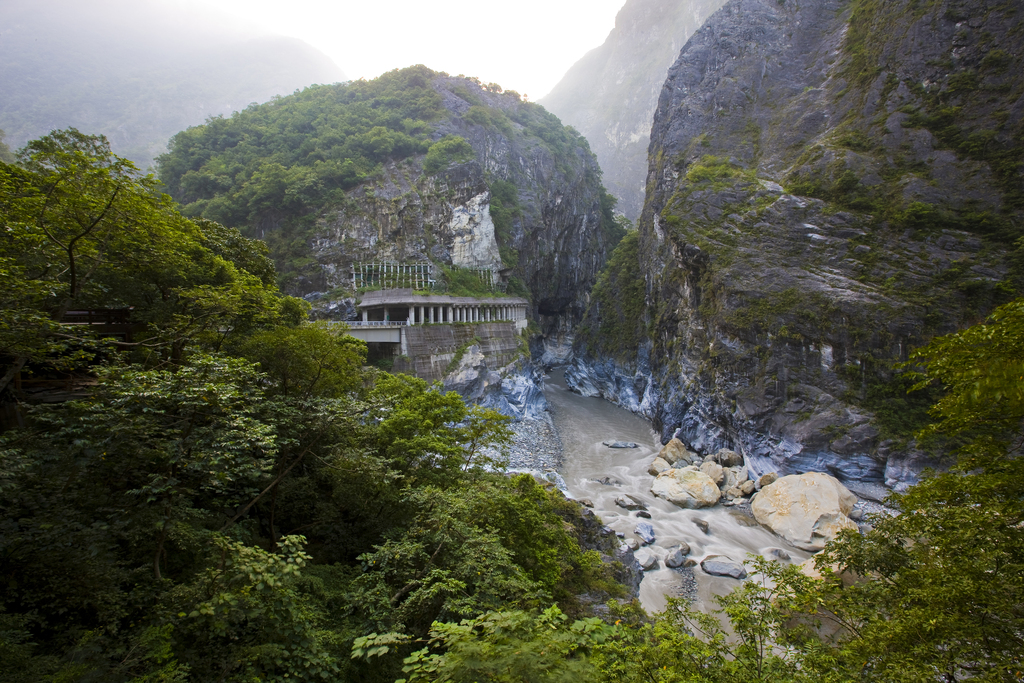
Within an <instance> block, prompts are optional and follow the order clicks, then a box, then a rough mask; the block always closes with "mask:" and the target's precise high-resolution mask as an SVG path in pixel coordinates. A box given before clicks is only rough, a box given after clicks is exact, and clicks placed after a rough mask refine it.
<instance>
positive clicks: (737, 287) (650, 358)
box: [567, 0, 1024, 490]
mask: <svg viewBox="0 0 1024 683" xmlns="http://www.w3.org/2000/svg"><path fill="white" fill-rule="evenodd" d="M1022 21H1024V17H1022V16H1021V13H1020V12H1019V11H1016V9H1015V8H1014V7H1013V6H1012V4H1010V3H1002V2H998V3H997V2H951V1H946V2H942V1H936V2H912V1H911V0H897V1H895V2H877V1H875V0H855V1H854V2H839V1H834V0H804V1H803V2H800V3H793V2H785V3H780V2H776V1H774V0H771V1H769V0H764V1H762V0H733V1H732V2H730V3H728V4H727V5H726V6H725V7H723V9H722V10H720V11H719V12H718V13H716V14H715V15H714V16H713V17H712V18H711V19H710V20H709V21H708V22H707V23H706V24H705V25H704V27H703V28H702V29H700V30H699V31H698V32H697V33H696V34H694V36H693V37H692V38H691V40H690V41H689V42H688V44H687V45H686V47H685V48H684V49H683V50H682V52H681V53H680V55H679V59H678V61H677V62H676V64H675V65H674V66H673V67H672V69H671V70H670V72H669V75H668V79H667V81H666V83H665V87H664V89H663V91H662V93H661V98H660V100H659V104H658V110H657V113H656V115H655V121H654V127H653V131H652V141H651V147H650V166H649V175H648V194H647V200H646V204H645V207H644V212H643V215H642V217H641V220H640V224H639V234H638V235H637V236H632V237H630V238H629V239H627V240H626V241H624V243H623V245H622V247H621V248H622V249H626V248H627V247H629V245H630V244H634V246H633V249H634V250H635V253H636V255H635V257H634V258H633V259H632V260H630V259H626V258H622V257H621V255H620V254H616V255H613V257H612V260H611V266H612V267H610V269H609V271H608V272H606V273H605V274H603V275H602V276H601V280H600V281H599V284H598V287H597V289H595V292H594V297H593V303H592V306H591V309H590V310H589V312H588V318H587V320H586V322H585V323H584V326H583V330H582V332H581V334H580V335H579V337H578V341H577V347H578V350H579V352H580V353H579V356H580V357H579V360H578V361H577V362H576V364H575V366H574V367H573V368H572V370H571V371H570V372H569V373H568V375H567V376H568V377H569V378H570V381H572V382H574V383H575V385H576V386H577V387H578V388H580V389H581V390H583V391H585V392H587V393H592V394H602V395H605V396H606V397H609V398H612V399H613V400H617V401H619V402H621V403H623V404H624V405H627V406H628V407H630V408H632V409H634V410H636V411H638V412H642V413H644V414H647V415H649V416H650V417H652V418H653V419H654V420H655V423H656V425H657V426H658V427H659V428H660V430H661V432H662V435H663V438H666V439H667V438H668V437H670V436H672V435H673V434H676V435H678V436H680V437H681V438H683V439H684V440H686V441H688V442H690V443H691V444H692V445H694V446H695V447H696V448H698V449H701V450H711V449H714V448H717V447H719V446H729V447H732V448H734V449H735V450H739V451H741V452H742V453H743V454H744V455H745V456H746V458H747V461H748V464H749V465H750V466H751V468H752V470H753V471H755V472H765V471H769V470H777V471H779V472H782V473H790V472H802V471H808V470H818V471H825V472H830V473H833V474H835V475H837V476H839V477H840V478H841V479H843V480H844V481H847V482H849V483H851V484H853V485H854V486H855V487H858V486H859V487H860V488H861V490H864V488H865V487H870V486H872V485H879V484H883V483H884V484H887V485H888V486H892V487H897V488H899V487H902V486H904V485H906V484H907V483H910V482H912V481H914V480H915V478H916V476H917V473H918V472H919V470H920V468H921V467H922V466H923V465H924V464H934V463H936V462H937V461H936V460H935V459H934V454H926V453H922V452H920V451H918V450H916V448H915V444H914V442H913V440H912V439H911V438H910V435H911V433H912V430H913V428H914V427H915V426H918V425H920V423H921V421H922V420H923V419H926V415H925V414H924V408H925V406H926V405H927V404H928V401H929V397H928V396H927V395H925V396H920V395H911V396H909V397H908V396H907V395H906V393H905V390H906V388H907V386H908V383H907V382H906V380H904V379H902V378H901V377H900V376H899V375H898V374H897V373H895V372H894V365H895V363H898V362H899V361H902V360H905V359H906V358H907V354H908V351H909V350H910V349H912V348H913V347H914V346H917V345H919V344H920V343H921V342H922V341H924V340H926V339H927V338H929V337H931V336H933V335H935V334H941V333H946V332H949V331H952V330H954V329H956V328H957V327H960V326H963V325H965V324H968V323H970V322H974V321H977V320H978V319H979V318H980V317H981V316H983V315H984V313H985V312H986V311H987V310H989V309H990V308H991V307H992V305H994V304H996V303H999V302H1001V301H1004V300H1006V299H1007V298H1009V297H1011V296H1013V295H1014V294H1016V293H1017V292H1019V291H1020V270H1019V266H1018V265H1017V264H1018V263H1019V262H1020V258H1019V254H1018V252H1017V251H1016V250H1015V248H1014V242H1015V240H1017V239H1018V238H1019V237H1020V235H1021V234H1022V220H1021V211H1022V201H1021V188H1022V187H1024V185H1022V183H1021V162H1022V159H1024V157H1022V153H1021V150H1022V147H1024V138H1022V130H1024V128H1022V119H1024V99H1022V92H1024V83H1022V78H1021V76H1020V74H1021V72H1022V71H1021V68H1020V57H1021V55H1022V30H1021V29H1022ZM631 282H632V283H634V285H635V286H634V289H635V290H636V291H637V292H638V293H637V294H635V295H634V296H632V297H621V296H620V297H615V296H612V295H611V291H613V285H617V286H619V287H621V286H622V284H623V283H625V284H629V283H631ZM615 340H618V341H615ZM637 348H639V349H640V350H639V352H637V351H636V349H637Z"/></svg>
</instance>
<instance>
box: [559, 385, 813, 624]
mask: <svg viewBox="0 0 1024 683" xmlns="http://www.w3.org/2000/svg"><path fill="white" fill-rule="evenodd" d="M544 393H545V396H546V397H547V400H548V403H549V404H550V410H551V416H552V418H553V420H554V424H555V426H556V427H557V429H558V433H559V436H560V438H561V441H562V448H563V455H562V467H561V474H562V477H563V478H564V480H565V483H566V486H567V488H568V493H569V495H570V496H571V497H572V498H575V499H577V500H582V499H589V500H590V501H592V502H593V503H594V512H595V513H596V514H597V515H598V516H599V517H600V518H601V519H602V520H603V521H604V523H605V524H606V525H607V526H609V527H611V528H612V529H614V530H615V531H616V532H619V533H621V534H623V535H624V538H625V539H630V538H636V539H637V540H638V541H639V537H637V536H636V534H635V533H634V529H635V528H636V525H637V523H638V522H644V521H646V522H650V523H651V524H652V525H653V527H654V533H655V541H654V543H653V544H652V545H651V546H650V547H651V549H652V550H653V552H654V553H655V554H656V555H657V556H658V566H657V568H655V569H652V570H649V571H647V572H645V573H644V578H643V582H642V583H641V584H640V602H641V604H642V605H643V607H644V609H646V610H647V611H648V612H659V611H662V610H663V609H664V608H665V606H666V598H667V597H670V596H676V595H687V594H691V596H692V590H691V587H692V586H691V585H689V584H691V583H692V581H693V580H694V579H695V580H696V595H695V596H692V597H694V607H696V608H697V609H699V610H701V611H707V612H710V611H712V610H714V609H717V608H718V605H717V603H715V601H714V596H716V595H724V594H726V593H729V592H730V591H732V589H734V588H736V587H737V586H739V584H740V582H739V581H737V580H735V579H731V578H726V577H718V576H711V575H710V574H706V573H704V571H703V570H702V569H701V568H700V566H699V565H698V566H696V567H693V568H692V570H688V569H669V568H667V567H666V566H665V563H664V557H665V555H666V549H667V548H670V547H671V546H673V545H676V544H678V543H679V542H680V541H684V542H685V543H687V544H688V545H689V546H690V555H689V556H688V557H690V558H693V559H694V560H696V561H697V562H698V563H699V562H700V561H701V560H702V559H704V558H705V557H707V556H708V555H726V556H728V557H731V558H732V559H734V560H738V561H744V560H747V559H748V558H747V555H748V554H751V553H752V554H754V555H765V554H767V553H768V552H769V551H770V550H772V549H775V548H781V549H783V550H785V551H786V553H788V554H789V556H790V557H791V560H790V561H791V562H794V563H798V562H802V561H804V560H805V559H807V558H808V557H810V554H809V553H807V552H805V551H802V550H799V549H797V548H795V547H793V546H791V545H789V544H788V543H786V541H785V540H783V539H782V538H780V537H778V536H776V535H775V534H773V533H772V532H770V531H768V530H767V529H765V528H763V527H761V526H760V525H759V524H758V523H757V522H756V521H754V519H753V517H752V516H750V514H749V508H747V509H743V508H740V507H738V506H737V507H723V506H722V505H716V506H715V507H712V508H705V509H702V510H684V509H682V508H679V507H676V506H675V505H673V504H672V503H669V502H668V501H665V500H662V499H660V498H656V497H654V495H653V494H652V493H651V491H650V488H651V484H652V483H653V481H654V477H653V476H651V475H650V474H648V473H647V467H648V466H649V465H650V463H651V461H652V460H653V459H654V457H655V455H656V454H657V453H658V451H660V450H661V443H660V441H659V439H658V435H657V434H656V433H655V432H654V430H653V429H652V428H651V425H650V423H648V422H647V421H646V420H644V419H643V418H641V417H639V416H637V415H634V414H633V413H630V412H629V411H627V410H624V409H623V408H620V407H618V406H616V405H614V404H613V403H610V402H608V401H605V400H604V399H600V398H590V397H585V396H580V395H579V394H575V393H573V392H572V391H570V390H569V389H568V388H567V387H566V384H565V380H564V378H563V376H562V370H561V369H556V370H554V371H553V372H552V373H551V376H550V377H549V378H548V380H547V381H546V382H545V392H544ZM603 441H632V442H635V443H636V444H638V445H639V447H638V448H622V449H613V448H608V447H607V446H605V445H603V444H602V442H603ZM604 478H609V479H610V480H611V482H612V483H600V482H599V481H598V480H599V479H604ZM624 494H630V495H632V496H635V497H636V498H639V499H640V500H642V501H643V502H644V503H645V504H646V505H647V509H648V512H650V514H651V519H640V518H638V517H637V516H636V513H635V512H630V511H628V510H625V509H624V508H621V507H618V506H617V505H616V504H615V498H616V497H618V496H622V495H624ZM695 520H703V521H705V522H707V524H708V532H707V533H704V532H703V531H701V529H700V528H699V527H698V526H697V524H696V523H695ZM773 559H774V558H773ZM750 570H751V568H750V566H749V565H748V571H750ZM690 571H692V577H693V578H692V579H690V578H689V576H688V575H689V572H690Z"/></svg>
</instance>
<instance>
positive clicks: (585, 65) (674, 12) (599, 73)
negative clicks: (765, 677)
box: [540, 0, 725, 220]
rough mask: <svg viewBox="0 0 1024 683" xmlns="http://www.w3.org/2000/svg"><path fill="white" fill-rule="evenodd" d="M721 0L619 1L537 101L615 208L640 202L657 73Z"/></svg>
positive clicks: (632, 208) (628, 209) (631, 209)
mask: <svg viewBox="0 0 1024 683" xmlns="http://www.w3.org/2000/svg"><path fill="white" fill-rule="evenodd" d="M724 3H725V0H627V1H626V4H625V5H624V6H623V8H622V9H621V10H619V14H618V16H616V17H615V28H614V29H612V31H611V33H609V34H608V38H607V39H606V40H605V42H604V44H603V45H601V47H598V48H595V49H593V50H591V51H590V52H588V53H587V54H586V55H584V56H583V58H582V59H580V60H579V61H578V62H576V64H574V65H573V67H572V68H571V69H569V71H568V72H567V73H566V74H565V76H564V77H563V78H562V80H561V81H559V83H558V85H556V86H555V88H554V90H552V91H551V92H550V93H549V94H548V95H547V96H545V97H544V98H542V99H541V100H540V104H542V105H544V107H545V108H547V110H548V111H551V112H553V113H554V114H555V115H557V116H558V117H559V118H560V119H562V121H563V122H564V123H566V124H568V125H571V126H573V127H575V128H576V129H577V130H578V131H580V132H581V133H583V135H584V137H586V138H587V141H588V142H590V146H591V149H593V150H594V153H595V154H596V155H597V159H598V161H599V162H600V164H601V168H602V169H603V170H604V184H605V186H606V187H607V188H608V191H609V192H611V193H612V194H613V195H614V196H615V197H616V198H618V200H619V203H618V209H619V210H620V211H622V212H623V213H624V214H625V215H626V216H627V217H628V218H630V219H633V220H635V219H636V218H637V216H639V215H640V210H641V209H642V208H643V204H644V180H645V178H646V177H647V145H648V143H649V142H650V137H651V135H650V134H651V121H652V119H653V118H654V109H655V107H656V106H657V104H658V94H659V93H660V92H661V87H662V85H663V84H664V83H665V74H666V72H667V71H668V68H669V67H670V66H671V65H672V63H673V62H674V61H675V59H676V57H677V56H678V54H679V50H680V49H681V48H682V47H683V45H684V44H685V43H686V41H687V39H688V38H689V37H690V35H691V34H693V32H694V31H696V30H697V29H698V28H700V26H701V24H703V23H704V21H705V20H706V19H707V18H708V17H709V16H711V14H712V13H713V12H714V11H715V10H717V9H718V8H719V7H721V6H722V5H723V4H724Z"/></svg>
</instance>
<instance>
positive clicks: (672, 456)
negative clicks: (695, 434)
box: [658, 439, 697, 465]
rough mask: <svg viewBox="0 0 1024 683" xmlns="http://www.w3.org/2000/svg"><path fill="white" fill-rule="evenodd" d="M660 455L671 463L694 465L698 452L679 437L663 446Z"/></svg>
mask: <svg viewBox="0 0 1024 683" xmlns="http://www.w3.org/2000/svg"><path fill="white" fill-rule="evenodd" d="M658 457H659V458H661V459H662V460H664V461H665V462H667V463H668V464H670V465H677V464H681V465H692V464H693V463H694V461H695V460H696V459H697V454H696V453H693V452H692V451H690V450H689V449H688V448H687V447H686V446H685V445H684V444H683V442H682V441H680V440H679V439H672V440H671V441H669V442H668V443H667V444H665V445H664V446H662V448H661V452H660V453H658Z"/></svg>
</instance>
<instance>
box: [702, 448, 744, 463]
mask: <svg viewBox="0 0 1024 683" xmlns="http://www.w3.org/2000/svg"><path fill="white" fill-rule="evenodd" d="M710 459H711V460H714V461H715V462H717V463H718V464H719V465H721V466H722V467H742V466H743V456H742V455H740V454H739V453H737V452H736V451H730V450H729V449H728V448H720V449H718V451H717V452H716V453H715V454H714V455H712V456H711V458H710Z"/></svg>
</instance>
